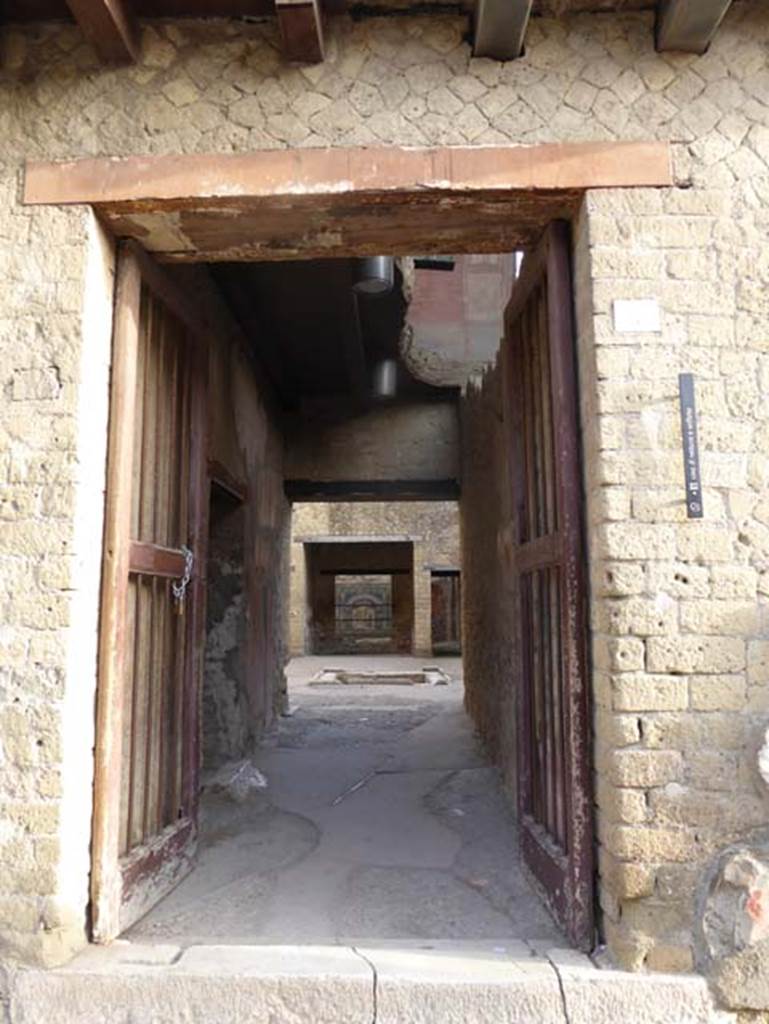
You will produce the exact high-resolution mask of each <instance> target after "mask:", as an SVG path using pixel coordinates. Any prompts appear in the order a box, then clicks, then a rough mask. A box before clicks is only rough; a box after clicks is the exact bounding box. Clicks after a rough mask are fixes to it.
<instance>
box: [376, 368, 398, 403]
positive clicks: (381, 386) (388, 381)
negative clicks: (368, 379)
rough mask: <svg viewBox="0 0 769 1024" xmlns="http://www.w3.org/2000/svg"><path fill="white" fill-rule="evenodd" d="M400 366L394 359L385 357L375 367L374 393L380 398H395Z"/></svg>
mask: <svg viewBox="0 0 769 1024" xmlns="http://www.w3.org/2000/svg"><path fill="white" fill-rule="evenodd" d="M397 377H398V367H397V364H396V362H395V360H394V359H383V360H382V361H381V362H379V363H377V364H376V366H375V367H374V394H375V395H376V396H377V397H378V398H394V397H395V386H396V383H397Z"/></svg>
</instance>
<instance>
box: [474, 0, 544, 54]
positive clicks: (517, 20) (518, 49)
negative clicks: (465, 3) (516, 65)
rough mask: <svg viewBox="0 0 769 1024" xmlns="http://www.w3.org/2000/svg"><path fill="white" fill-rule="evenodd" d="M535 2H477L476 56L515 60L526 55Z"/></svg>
mask: <svg viewBox="0 0 769 1024" xmlns="http://www.w3.org/2000/svg"><path fill="white" fill-rule="evenodd" d="M532 2H533V0H475V12H474V29H473V56H474V57H491V58H493V59H494V60H515V58H516V57H520V56H521V54H522V53H523V41H524V39H525V37H526V28H527V26H528V24H529V17H530V15H531V7H532Z"/></svg>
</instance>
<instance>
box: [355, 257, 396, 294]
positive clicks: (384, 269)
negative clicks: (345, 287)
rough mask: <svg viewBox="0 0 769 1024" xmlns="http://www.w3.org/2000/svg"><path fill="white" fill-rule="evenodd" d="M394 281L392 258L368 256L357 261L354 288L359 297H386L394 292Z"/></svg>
mask: <svg viewBox="0 0 769 1024" xmlns="http://www.w3.org/2000/svg"><path fill="white" fill-rule="evenodd" d="M394 281H395V264H394V260H393V258H392V256H366V257H365V258H364V259H359V260H357V261H356V266H355V281H354V282H353V288H354V289H355V291H356V292H357V293H358V295H385V294H386V293H387V292H389V291H392V287H393V282H394Z"/></svg>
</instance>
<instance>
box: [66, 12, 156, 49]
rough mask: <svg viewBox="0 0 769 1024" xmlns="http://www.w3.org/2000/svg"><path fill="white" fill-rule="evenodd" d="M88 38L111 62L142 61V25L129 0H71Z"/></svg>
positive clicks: (78, 21)
mask: <svg viewBox="0 0 769 1024" xmlns="http://www.w3.org/2000/svg"><path fill="white" fill-rule="evenodd" d="M67 5H68V6H69V9H70V10H71V11H72V14H73V16H74V18H75V20H76V21H77V23H78V25H79V26H80V28H81V29H82V30H83V34H84V35H85V37H86V39H88V41H89V42H90V43H91V44H92V45H93V47H94V49H95V50H96V52H97V53H98V54H99V56H100V57H101V59H102V60H103V61H105V62H106V63H110V64H125V63H129V62H130V61H134V60H138V57H139V50H140V44H139V25H138V23H137V21H136V19H135V18H134V16H133V12H132V11H131V9H130V7H129V0H67Z"/></svg>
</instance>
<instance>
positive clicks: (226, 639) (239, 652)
mask: <svg viewBox="0 0 769 1024" xmlns="http://www.w3.org/2000/svg"><path fill="white" fill-rule="evenodd" d="M245 531H246V524H245V516H244V508H243V503H242V502H240V501H238V500H237V499H233V498H232V497H231V496H230V495H228V494H227V492H226V491H224V490H222V489H221V488H220V487H218V486H217V485H216V484H213V486H212V488H211V508H210V515H209V531H208V538H209V540H208V585H207V589H206V594H207V604H206V649H205V660H204V673H203V714H202V733H203V769H204V771H205V770H208V769H214V768H217V767H219V766H220V765H221V764H223V763H225V762H226V761H230V760H236V759H238V758H240V757H243V756H244V755H245V754H246V753H247V752H248V751H249V749H250V748H251V747H252V745H253V742H254V738H255V737H254V731H255V730H254V724H255V723H254V718H253V715H252V714H251V709H250V707H249V704H248V691H247V689H246V669H247V664H246V657H245V652H246V644H247V640H248V628H247V617H246V589H245V539H246V532H245Z"/></svg>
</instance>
